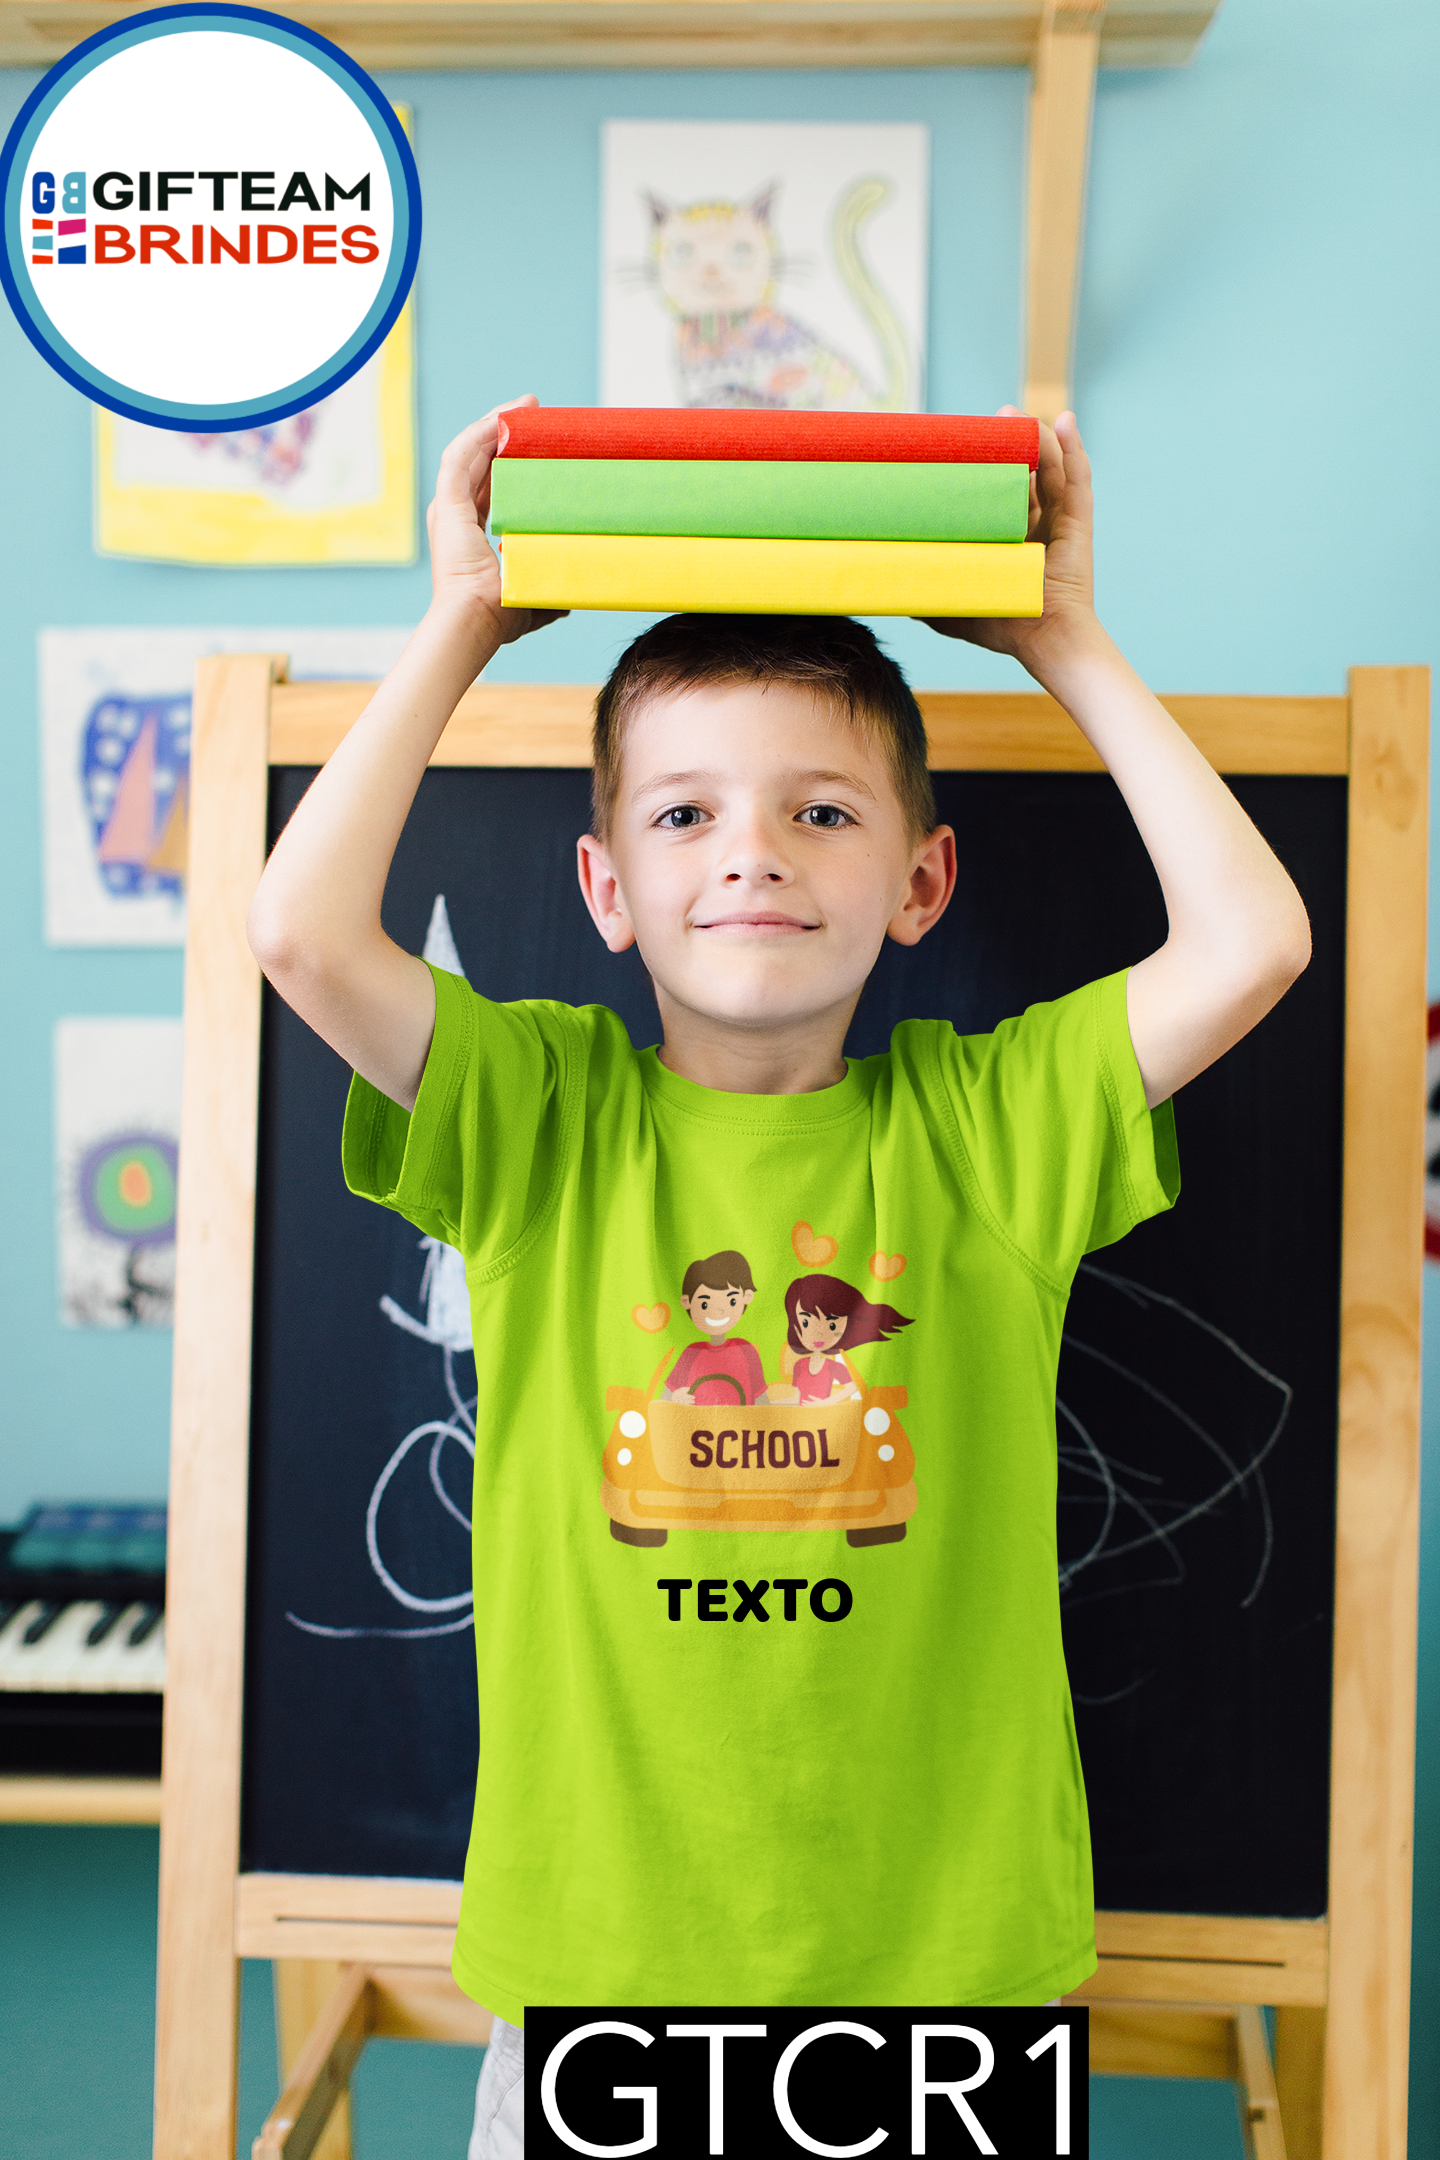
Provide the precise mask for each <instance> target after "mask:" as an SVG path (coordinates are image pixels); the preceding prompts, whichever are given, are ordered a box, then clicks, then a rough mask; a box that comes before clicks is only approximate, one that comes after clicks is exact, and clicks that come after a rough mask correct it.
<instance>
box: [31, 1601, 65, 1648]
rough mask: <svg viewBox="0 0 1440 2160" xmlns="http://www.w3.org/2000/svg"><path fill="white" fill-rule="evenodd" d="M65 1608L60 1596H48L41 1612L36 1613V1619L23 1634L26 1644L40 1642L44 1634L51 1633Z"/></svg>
mask: <svg viewBox="0 0 1440 2160" xmlns="http://www.w3.org/2000/svg"><path fill="white" fill-rule="evenodd" d="M64 1610H65V1607H64V1606H63V1605H62V1604H61V1602H60V1600H59V1599H58V1598H46V1600H45V1602H44V1604H43V1605H42V1606H41V1607H40V1610H39V1612H37V1613H36V1615H35V1617H34V1619H33V1620H32V1621H31V1622H30V1625H29V1627H27V1628H26V1630H25V1633H24V1634H23V1635H22V1636H21V1638H20V1640H21V1641H22V1642H23V1643H24V1644H25V1645H26V1647H27V1648H28V1647H29V1645H30V1644H31V1643H37V1642H39V1641H40V1639H41V1637H42V1636H43V1635H48V1634H49V1632H50V1630H51V1628H52V1627H54V1625H55V1622H56V1621H57V1620H58V1619H59V1617H60V1615H61V1613H62V1612H64Z"/></svg>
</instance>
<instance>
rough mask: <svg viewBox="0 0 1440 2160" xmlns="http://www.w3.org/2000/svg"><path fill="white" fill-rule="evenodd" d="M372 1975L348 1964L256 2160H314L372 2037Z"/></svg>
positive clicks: (255, 2151) (257, 2145)
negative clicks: (356, 2066)
mask: <svg viewBox="0 0 1440 2160" xmlns="http://www.w3.org/2000/svg"><path fill="white" fill-rule="evenodd" d="M370 2009H371V1991H370V1976H369V1974H368V1973H367V1972H366V1970H365V1968H364V1966H363V1965H347V1966H345V1967H344V1968H342V1970H341V1973H340V1977H339V1979H338V1980H337V1981H336V1983H335V1986H334V1987H333V1989H332V1990H331V1993H330V1997H329V2000H328V2001H327V2002H326V2004H325V2007H324V2009H323V2010H322V2011H321V2013H320V2016H319V2017H318V2019H317V2020H316V2022H315V2024H314V2026H313V2028H312V2029H311V2032H310V2034H309V2037H308V2038H307V2039H306V2041H305V2044H304V2046H303V2047H302V2048H301V2050H300V2054H299V2057H298V2058H297V2060H296V2063H295V2068H294V2071H293V2073H292V2075H291V2077H290V2081H289V2083H288V2084H287V2085H286V2087H285V2090H284V2092H282V2093H281V2095H280V2098H279V2099H278V2100H277V2102H276V2103H275V2106H274V2107H273V2108H272V2110H271V2112H270V2114H269V2116H268V2117H267V2118H266V2121H265V2124H264V2126H263V2128H262V2129H261V2132H260V2135H259V2136H258V2137H257V2138H256V2140H255V2142H254V2144H253V2145H252V2147H251V2148H250V2149H251V2155H252V2160H311V2156H312V2154H315V2153H318V2151H319V2148H320V2141H321V2138H322V2136H323V2134H324V2131H325V2126H326V2124H327V2123H328V2122H329V2120H330V2118H331V2115H332V2113H333V2111H334V2108H335V2105H336V2102H337V2101H338V2100H339V2099H340V2097H341V2095H342V2094H343V2093H345V2092H346V2091H347V2090H348V2088H349V2084H350V2073H351V2071H352V2070H353V2069H354V2068H355V2065H356V2063H357V2062H358V2061H359V2060H360V2056H361V2052H362V2050H363V2049H364V2046H365V2042H366V2040H367V2039H368V2038H369V2036H370Z"/></svg>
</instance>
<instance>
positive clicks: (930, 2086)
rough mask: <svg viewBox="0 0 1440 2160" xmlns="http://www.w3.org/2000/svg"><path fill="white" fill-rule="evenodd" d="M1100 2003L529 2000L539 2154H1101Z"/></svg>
mask: <svg viewBox="0 0 1440 2160" xmlns="http://www.w3.org/2000/svg"><path fill="white" fill-rule="evenodd" d="M1087 2042H1088V2021H1087V2013H1086V2012H1085V2011H1084V2010H1072V2009H1042V2010H956V2009H939V2010H935V2009H931V2010H894V2009H884V2010H795V2009H786V2010H754V2009H741V2010H733V2009H732V2010H695V2009H683V2008H681V2009H672V2010H655V2009H644V2010H613V2009H612V2010H600V2009H592V2010H527V2012H526V2014H525V2145H526V2151H527V2154H528V2156H529V2160H569V2155H571V2154H573V2153H582V2154H585V2155H586V2156H587V2160H626V2156H628V2155H630V2154H640V2153H650V2152H653V2153H656V2154H659V2155H660V2156H661V2160H690V2156H691V2155H694V2156H695V2160H702V2156H708V2155H710V2154H712V2153H725V2152H730V2153H733V2154H743V2155H744V2156H745V2160H772V2156H773V2160H797V2156H799V2155H802V2154H817V2155H819V2156H820V2160H860V2156H861V2155H863V2154H867V2153H872V2152H876V2151H879V2150H881V2149H887V2150H888V2153H889V2154H894V2155H896V2156H897V2160H898V2155H900V2154H902V2153H913V2154H928V2155H932V2156H934V2160H960V2156H969V2155H973V2154H977V2153H1000V2154H1003V2155H1004V2160H1060V2156H1061V2155H1065V2156H1067V2160H1087V2156H1088V2154H1089V2151H1090V2137H1089V2115H1088V2104H1087V2096H1088V2065H1087Z"/></svg>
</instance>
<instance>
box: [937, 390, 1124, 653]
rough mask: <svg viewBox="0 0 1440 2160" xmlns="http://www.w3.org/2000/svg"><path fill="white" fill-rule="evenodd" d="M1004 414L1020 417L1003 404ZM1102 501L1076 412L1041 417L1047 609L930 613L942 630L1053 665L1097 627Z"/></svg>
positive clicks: (1035, 499)
mask: <svg viewBox="0 0 1440 2160" xmlns="http://www.w3.org/2000/svg"><path fill="white" fill-rule="evenodd" d="M1000 415H1001V417H1002V418H1004V419H1013V418H1016V417H1018V415H1017V413H1016V408H1015V407H1014V406H1013V405H1002V406H1001V407H1000ZM1093 525H1094V506H1093V499H1092V496H1091V492H1090V460H1089V459H1088V458H1087V457H1086V455H1085V446H1084V444H1083V443H1082V442H1081V440H1080V429H1079V427H1078V425H1077V424H1076V420H1075V415H1074V413H1072V412H1063V413H1061V414H1060V416H1059V418H1058V419H1057V420H1056V422H1055V425H1054V427H1053V428H1048V427H1046V426H1045V424H1044V422H1043V421H1042V422H1041V425H1040V465H1039V470H1038V471H1037V472H1036V473H1034V474H1032V476H1031V480H1030V526H1029V531H1028V532H1027V534H1026V538H1027V539H1029V540H1040V541H1043V542H1044V545H1045V603H1044V608H1045V611H1044V613H1043V614H1042V615H1039V616H965V617H961V616H951V617H944V616H942V617H935V616H926V617H925V618H924V620H925V621H927V622H928V623H929V625H930V628H931V629H932V630H938V631H939V632H940V634H941V636H942V637H954V638H964V639H966V640H967V641H968V642H969V643H970V644H971V645H984V646H986V647H988V649H989V650H990V651H991V652H1002V653H1009V654H1010V655H1011V656H1012V658H1014V659H1016V660H1018V661H1019V662H1020V663H1021V665H1022V666H1023V667H1026V668H1028V669H1029V670H1030V672H1031V674H1032V675H1037V676H1038V675H1040V674H1041V673H1042V672H1043V671H1044V669H1045V667H1046V666H1047V664H1051V665H1053V663H1054V661H1055V660H1056V659H1057V658H1058V657H1059V656H1060V654H1061V652H1062V651H1063V649H1064V647H1065V646H1066V645H1067V644H1068V643H1069V642H1070V641H1071V640H1072V639H1074V638H1075V637H1076V636H1077V634H1078V635H1081V636H1083V635H1084V634H1085V633H1087V632H1093V630H1094V627H1095V599H1094V573H1093V567H1092V549H1091V538H1092V530H1093Z"/></svg>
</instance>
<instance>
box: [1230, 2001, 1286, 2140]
mask: <svg viewBox="0 0 1440 2160" xmlns="http://www.w3.org/2000/svg"><path fill="white" fill-rule="evenodd" d="M1235 2053H1236V2060H1237V2064H1238V2067H1239V2071H1240V2076H1239V2080H1238V2094H1239V2101H1240V2129H1241V2134H1242V2136H1243V2137H1244V2139H1245V2151H1246V2155H1247V2160H1285V2132H1284V2130H1283V2128H1282V2127H1281V2123H1280V2100H1279V2096H1278V2094H1277V2093H1276V2091H1275V2069H1274V2065H1273V2064H1272V2062H1271V2060H1270V2038H1269V2035H1268V2033H1267V2032H1266V2030H1265V2015H1264V2012H1263V2011H1261V2010H1260V2009H1258V2008H1257V2007H1256V2005H1255V2004H1254V2003H1237V2004H1236V2005H1235Z"/></svg>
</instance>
